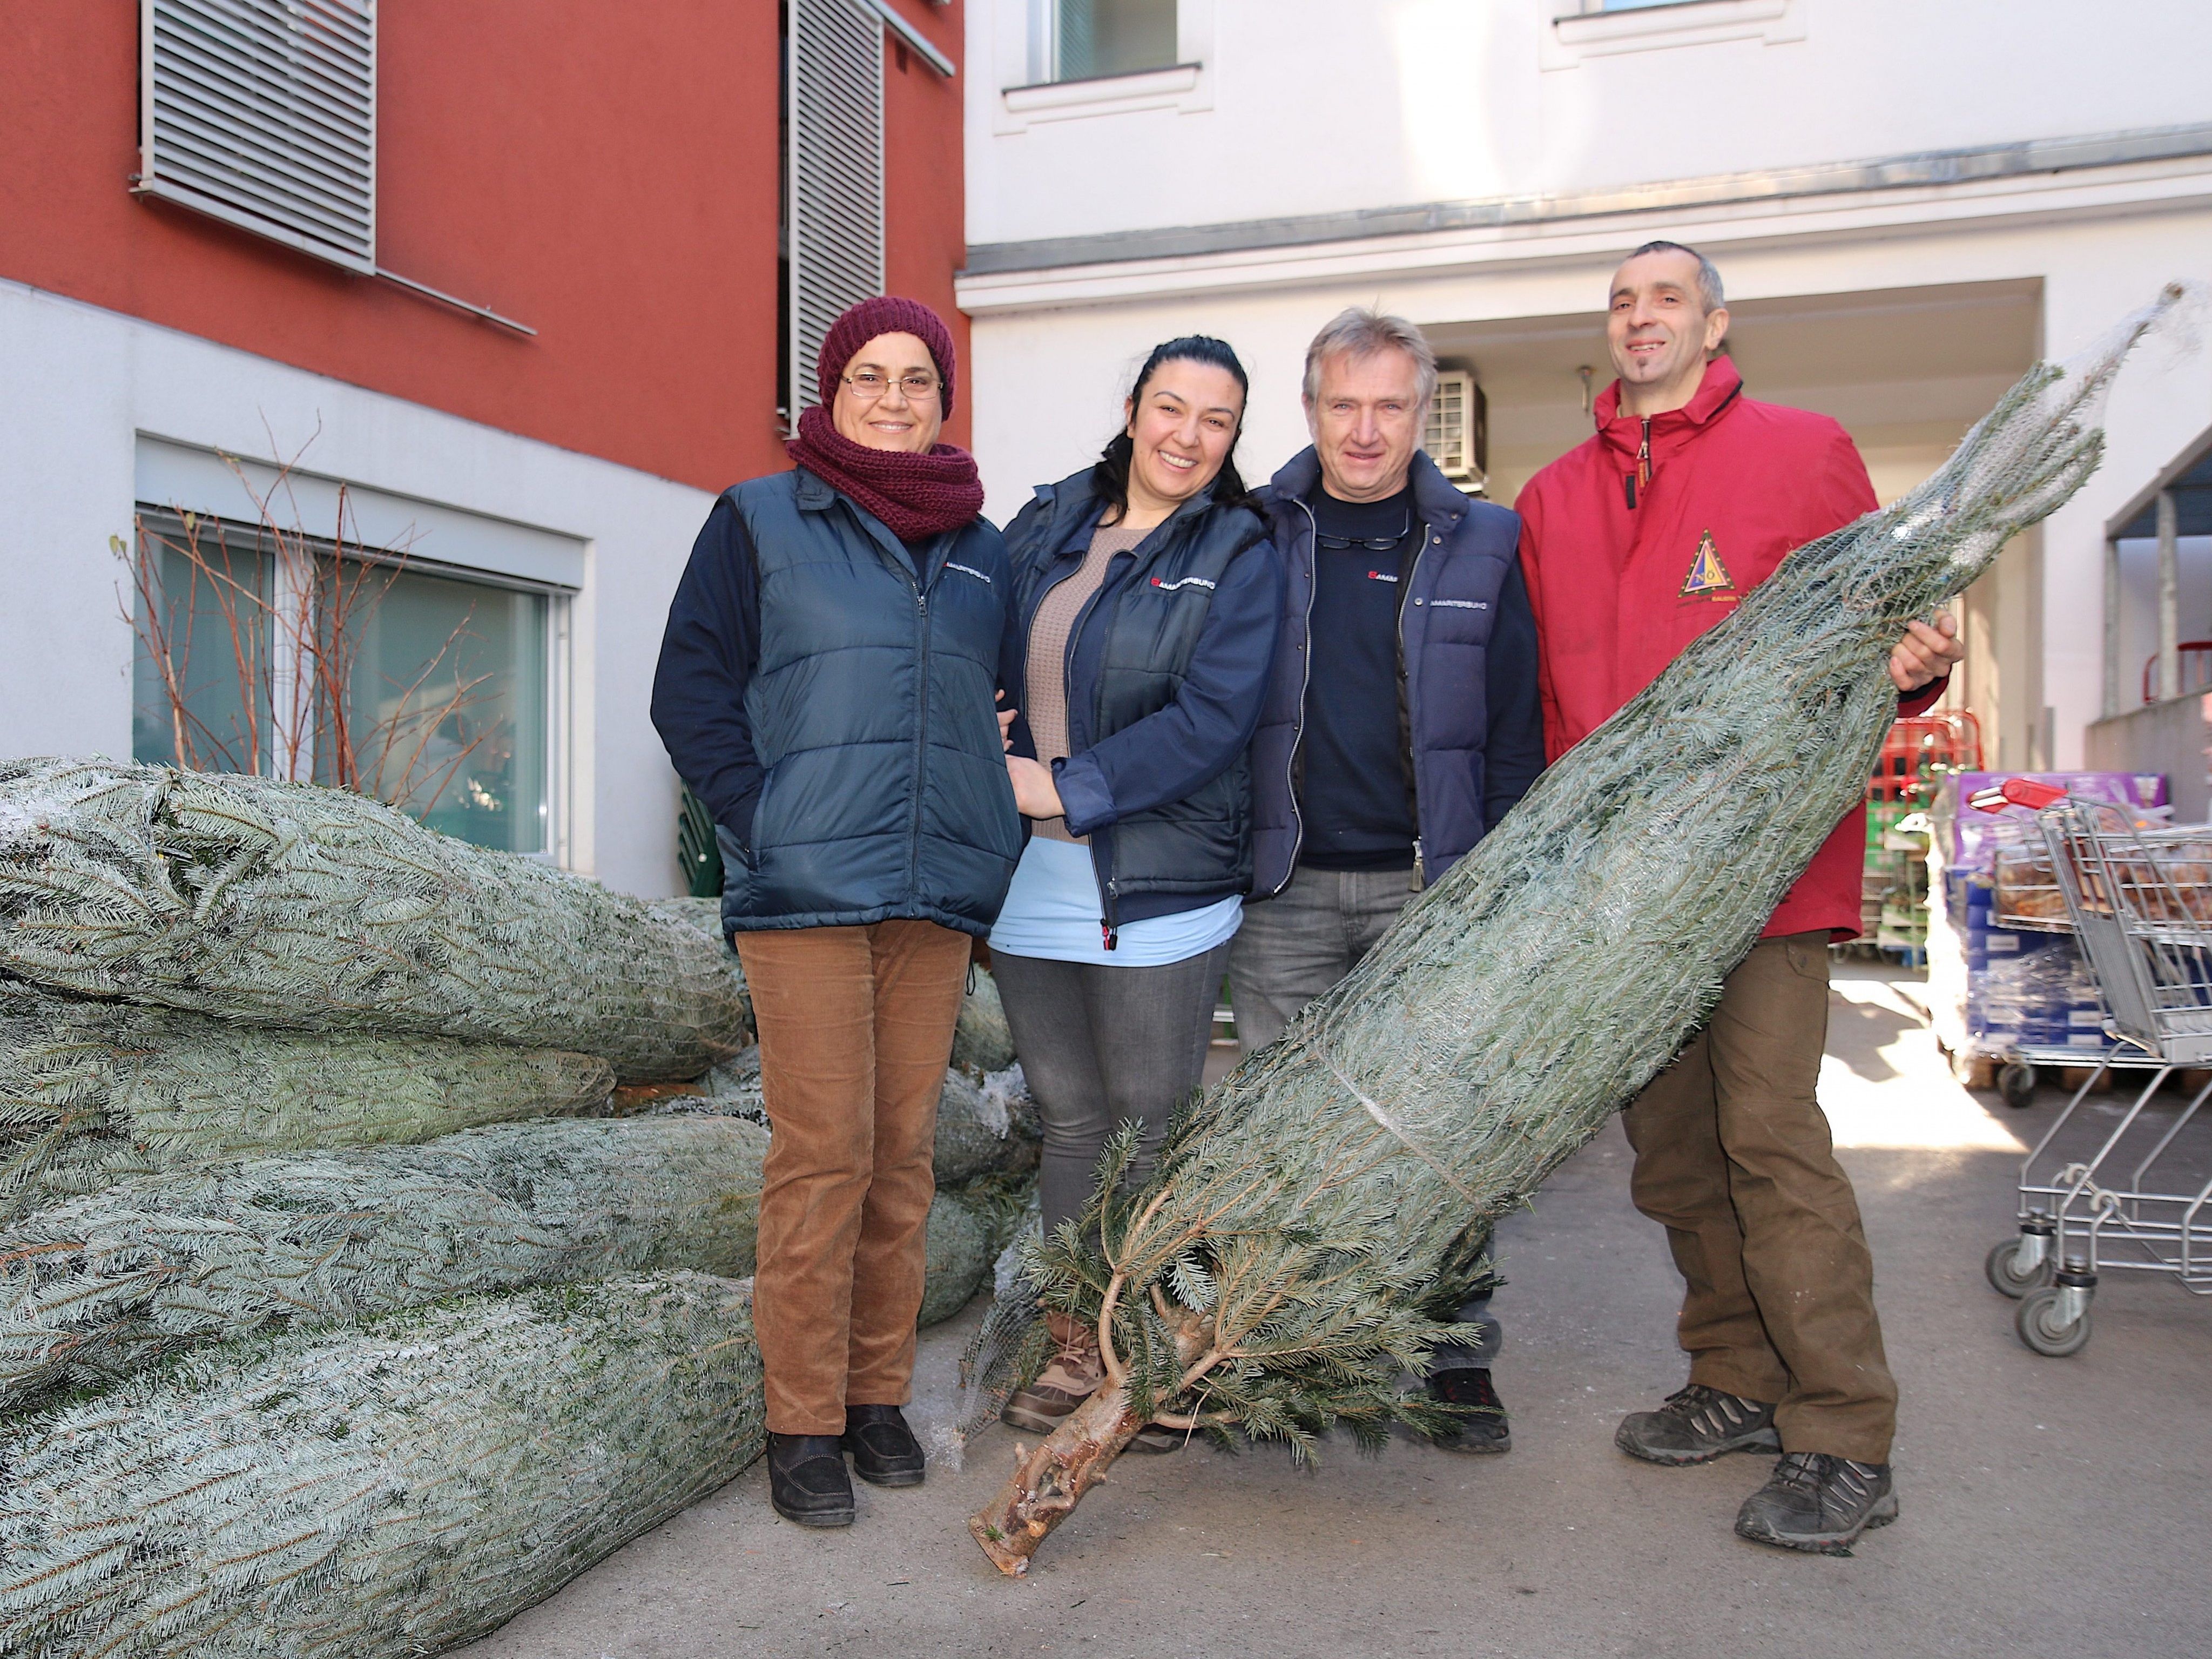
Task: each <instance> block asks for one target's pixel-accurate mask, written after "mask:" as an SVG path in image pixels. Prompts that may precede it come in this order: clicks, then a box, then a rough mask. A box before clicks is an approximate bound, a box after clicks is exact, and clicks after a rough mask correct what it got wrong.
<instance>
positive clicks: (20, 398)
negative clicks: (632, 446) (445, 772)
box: [0, 282, 713, 895]
mask: <svg viewBox="0 0 2212 1659" xmlns="http://www.w3.org/2000/svg"><path fill="white" fill-rule="evenodd" d="M0 387H4V388H5V395H4V396H0V752H4V753H7V754H11V755H32V754H95V753H98V754H106V755H111V756H117V757H127V756H128V755H129V754H130V753H131V651H132V635H131V624H130V623H129V622H128V621H127V620H126V614H125V603H126V597H127V594H128V587H129V578H128V574H127V573H126V571H125V569H124V568H123V566H122V565H121V564H120V563H119V562H118V561H117V559H116V558H115V556H113V554H112V552H111V551H110V550H109V538H110V537H121V538H124V539H125V543H126V544H127V543H128V541H129V540H130V538H131V532H132V524H131V520H132V508H133V505H134V495H135V490H134V477H135V473H134V464H135V455H136V452H137V442H138V437H139V435H140V434H142V433H143V434H147V435H154V436H157V437H160V438H162V439H165V440H168V441H173V442H177V443H182V444H186V445H197V446H200V447H204V448H208V449H213V450H221V451H222V452H224V453H228V454H233V455H237V456H242V457H247V458H252V459H261V460H268V461H290V460H294V459H295V458H296V460H297V464H298V465H300V466H301V468H302V469H304V470H306V471H312V472H314V473H317V474H319V475H323V476H325V477H336V478H340V479H343V480H345V481H347V482H349V483H352V484H355V485H357V486H362V487H365V488H367V489H374V490H378V491H382V492H387V493H389V494H391V495H396V496H404V497H411V498H414V499H415V500H417V501H422V502H426V503H430V504H432V505H433V506H435V507H445V508H450V509H452V510H453V511H455V512H458V513H471V514H478V515H483V516H485V517H488V518H491V519H495V520H505V521H507V522H509V523H512V524H517V525H521V526H528V527H531V528H533V529H536V530H540V531H544V532H551V533H553V534H555V535H558V536H562V537H566V538H574V540H575V541H577V542H579V543H580V544H582V546H583V549H584V555H585V556H584V573H585V574H584V579H583V584H582V586H581V589H580V591H579V592H577V593H576V595H575V597H574V599H573V600H572V601H571V603H570V607H569V620H570V641H569V647H568V649H569V657H568V664H567V671H568V687H567V689H568V708H567V718H566V720H565V722H564V724H565V726H566V730H565V732H563V733H562V734H561V736H562V738H563V739H564V740H565V741H564V748H565V751H566V752H565V754H564V755H563V756H562V757H560V758H561V759H562V761H564V762H565V765H563V766H561V767H558V768H557V769H556V771H558V772H562V773H565V775H566V776H565V784H566V787H565V790H564V793H565V795H566V799H565V801H564V802H563V803H562V806H563V808H564V810H565V820H564V823H563V825H562V828H563V830H564V840H565V842H566V845H567V862H568V865H569V866H571V867H573V868H574V869H576V870H578V871H579V872H582V873H585V874H588V875H592V876H595V877H597V878H599V880H601V881H604V882H605V883H607V884H609V885H611V886H613V887H617V888H620V889H623V890H626V891H630V892H635V893H641V894H646V895H661V894H666V893H671V892H675V891H678V890H680V887H679V876H678V866H677V860H676V855H675V833H676V803H677V785H676V781H675V778H674V775H673V774H672V773H671V770H670V768H669V764H668V758H667V756H666V753H665V751H664V750H663V749H662V748H661V745H660V741H659V738H658V736H657V735H656V734H655V733H654V732H653V726H652V724H651V721H650V720H649V718H648V715H647V704H648V702H649V699H650V696H651V691H652V681H653V663H654V660H655V659H656V657H657V655H658V653H659V645H660V635H661V629H662V627H663V624H664V623H665V620H666V617H667V608H668V601H669V599H670V596H671V594H672V593H673V592H674V591H675V587H676V582H677V580H678V577H679V576H680V575H681V574H682V572H683V568H684V560H685V558H686V557H687V556H689V553H690V547H691V542H692V539H693V538H694V537H695V536H696V534H697V532H698V527H699V525H700V524H701V522H702V520H704V519H705V517H706V514H707V510H708V507H709V506H710V505H711V504H712V499H713V498H712V497H711V496H710V495H708V494H706V493H705V492H703V491H702V490H697V489H691V488H690V487H689V486H686V485H683V484H678V483H671V482H670V481H668V480H666V479H665V478H658V477H653V476H651V475H649V474H647V473H643V472H639V471H635V470H633V469H631V468H628V467H623V466H619V465H615V464H613V463H612V462H609V461H604V460H599V459H593V458H592V457H589V456H585V455H579V454H575V453H571V452H569V451H566V450H562V449H558V448H556V447H553V446H551V445H550V444H544V443H540V442H538V441H534V440H531V439H527V438H521V437H517V436H515V435H513V434H511V433H507V432H501V431H499V430H497V429H495V428H490V427H485V426H481V425H477V424H476V423H474V422H468V421H465V420H461V419H459V418H457V417H455V416H450V415H446V414H442V413H440V412H439V411H437V410H430V409H426V408H423V407H422V406H421V405H419V404H410V403H408V402H406V401H404V400H403V399H400V398H392V397H388V396H386V395H384V394H382V393H380V392H369V391H366V390H363V389H362V388H361V387H358V386H349V385H346V384H344V383H343V382H342V381H338V380H330V379H326V378H325V377H323V376H320V375H316V374H309V373H307V372H306V371H304V370H301V369H297V368H289V367H287V366H286V365H283V364H281V363H276V362H270V361H269V360H268V359H266V358H262V357H257V356H252V355H251V354H249V353H246V352H242V351H238V350H234V349H231V348H229V347H227V346H222V345H217V344H215V343H211V342H209V341H206V340H203V339H199V338H197V337H193V336H191V335H186V334H181V333H178V332H175V331H171V330H168V329H164V328H160V327H156V326H155V325H151V324H148V323H144V322H141V321H138V320H137V319H133V318H130V317H125V316H121V315H118V314H117V313H112V312H107V311H103V310H100V309H98V308H96V307H90V306H87V305H82V304H80V303H78V302H76V301H70V300H64V299H60V298H57V297H55V296H53V295H47V294H44V293H40V292H39V291H36V290H34V289H27V288H25V287H23V286H21V285H20V284H17V283H7V282H0ZM301 527H302V528H305V529H307V530H309V531H311V532H319V531H322V530H324V528H325V527H324V526H319V525H316V524H306V525H304V526H301ZM425 552H426V553H427V552H428V549H427V548H426V549H425ZM451 552H452V549H451V547H450V545H449V546H448V547H447V549H444V550H441V553H443V554H445V555H447V556H450V555H451Z"/></svg>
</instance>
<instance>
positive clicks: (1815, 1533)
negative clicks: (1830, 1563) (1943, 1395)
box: [1735, 1452, 1897, 1555]
mask: <svg viewBox="0 0 2212 1659" xmlns="http://www.w3.org/2000/svg"><path fill="white" fill-rule="evenodd" d="M1896 1519H1897V1492H1896V1490H1895V1489H1894V1488H1893V1487H1892V1486H1891V1485H1890V1483H1889V1465H1888V1464H1887V1463H1854V1462H1851V1460H1850V1459H1849V1458H1848V1457H1831V1456H1830V1455H1828V1454H1827V1453H1826V1452H1785V1453H1784V1454H1783V1457H1782V1461H1781V1462H1778V1463H1777V1464H1776V1465H1775V1466H1774V1473H1773V1474H1770V1475H1769V1476H1767V1477H1766V1484H1765V1486H1761V1487H1760V1488H1759V1490H1758V1491H1757V1492H1753V1493H1752V1495H1751V1496H1750V1497H1748V1498H1745V1499H1744V1500H1743V1508H1742V1509H1741V1510H1739V1511H1738V1512H1737V1515H1736V1517H1735V1530H1736V1535H1737V1536H1738V1537H1739V1538H1748V1539H1750V1540H1751V1541H1753V1543H1755V1544H1777V1545H1779V1546H1780V1547H1782V1548H1784V1549H1785V1550H1808V1551H1810V1552H1811V1553H1814V1554H1815V1555H1849V1554H1850V1553H1851V1542H1852V1541H1853V1540H1854V1539H1856V1538H1857V1536H1858V1535H1859V1534H1861V1533H1863V1532H1864V1531H1865V1530H1866V1529H1867V1528H1869V1527H1886V1526H1887V1525H1888V1524H1889V1523H1890V1522H1893V1521H1894V1520H1896Z"/></svg>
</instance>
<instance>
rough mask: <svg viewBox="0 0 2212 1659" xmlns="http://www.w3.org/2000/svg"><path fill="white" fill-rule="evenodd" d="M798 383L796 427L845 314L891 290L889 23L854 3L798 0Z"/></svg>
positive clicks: (794, 332)
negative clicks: (887, 229) (817, 363)
mask: <svg viewBox="0 0 2212 1659" xmlns="http://www.w3.org/2000/svg"><path fill="white" fill-rule="evenodd" d="M789 51H790V62H789V64H787V74H788V75H789V76H790V80H789V86H790V88H791V93H790V97H791V125H790V176H789V178H788V179H787V180H786V181H785V190H786V192H787V194H786V197H785V199H786V200H787V203H788V204H789V207H790V215H791V222H790V244H789V246H790V254H791V276H790V282H791V380H792V384H791V386H790V388H789V389H788V391H787V393H786V402H785V404H784V406H785V407H786V408H787V409H788V410H790V411H791V415H792V418H793V421H794V422H795V421H796V420H797V418H798V416H799V411H800V410H803V409H805V408H807V407H809V406H810V405H811V404H816V403H818V402H820V401H821V399H820V398H818V397H817V395H816V388H815V375H814V360H815V358H816V356H817V355H818V354H819V353H820V351H821V349H822V341H823V336H825V335H827V334H828V333H829V328H830V325H832V324H833V323H835V322H836V320H837V318H838V315H839V314H840V313H842V312H843V311H844V309H845V308H846V307H848V306H850V305H852V304H854V302H855V301H860V300H866V299H869V298H872V296H874V295H878V294H881V293H882V292H883V291H884V21H883V19H882V18H881V17H880V16H878V15H877V14H876V13H875V12H873V11H872V10H866V9H862V8H861V7H860V6H856V5H854V4H853V3H852V0H791V27H790V42H789Z"/></svg>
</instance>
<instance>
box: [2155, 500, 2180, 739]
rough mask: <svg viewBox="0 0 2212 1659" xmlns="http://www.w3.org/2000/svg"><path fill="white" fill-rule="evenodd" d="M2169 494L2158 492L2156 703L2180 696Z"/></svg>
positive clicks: (2176, 540)
mask: <svg viewBox="0 0 2212 1659" xmlns="http://www.w3.org/2000/svg"><path fill="white" fill-rule="evenodd" d="M2180 695H2181V538H2180V532H2179V515H2178V514H2176V513H2175V512H2174V510H2173V492H2172V490H2171V489H2161V490H2160V491H2159V492H2158V700H2159V701H2160V702H2166V701H2167V700H2168V699H2170V698H2173V697H2178V696H2180Z"/></svg>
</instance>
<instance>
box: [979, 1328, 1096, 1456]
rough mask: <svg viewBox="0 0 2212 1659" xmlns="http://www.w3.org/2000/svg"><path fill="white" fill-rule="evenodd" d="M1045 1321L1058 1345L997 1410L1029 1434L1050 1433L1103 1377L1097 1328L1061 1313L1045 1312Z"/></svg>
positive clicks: (1091, 1393) (1001, 1417)
mask: <svg viewBox="0 0 2212 1659" xmlns="http://www.w3.org/2000/svg"><path fill="white" fill-rule="evenodd" d="M1044 1322H1045V1328H1047V1329H1048V1330H1049V1331H1051V1333H1052V1337H1053V1340H1054V1341H1055V1342H1057V1343H1058V1344H1059V1345H1060V1346H1059V1348H1058V1350H1057V1351H1056V1352H1054V1354H1053V1357H1052V1358H1051V1360H1050V1362H1049V1363H1048V1364H1046V1366H1045V1368H1044V1370H1043V1373H1042V1375H1041V1376H1038V1378H1037V1380H1036V1382H1034V1383H1030V1385H1029V1387H1027V1388H1026V1389H1017V1390H1015V1392H1014V1395H1013V1396H1012V1398H1011V1399H1009V1400H1008V1401H1006V1409H1005V1410H1003V1411H1001V1412H1000V1413H999V1416H1000V1419H1001V1420H1002V1421H1004V1422H1007V1423H1011V1424H1012V1425H1014V1427H1016V1428H1018V1429H1027V1430H1028V1431H1030V1433H1031V1434H1050V1433H1051V1432H1052V1431H1054V1429H1056V1428H1058V1427H1059V1426H1060V1419H1063V1418H1065V1417H1066V1416H1067V1414H1068V1413H1071V1412H1073V1410H1074V1409H1075V1408H1076V1407H1078V1406H1080V1405H1081V1404H1082V1403H1083V1402H1084V1401H1086V1400H1088V1399H1090V1398H1091V1395H1094V1394H1096V1393H1097V1392H1098V1385H1099V1384H1100V1383H1103V1382H1104V1381H1105V1380H1106V1362H1105V1361H1104V1360H1103V1359H1101V1358H1099V1357H1098V1333H1097V1331H1095V1330H1093V1329H1091V1327H1089V1326H1088V1325H1085V1324H1084V1323H1083V1322H1080V1321H1079V1320H1077V1319H1074V1318H1072V1317H1070V1316H1068V1315H1066V1314H1063V1313H1048V1314H1047V1315H1046V1316H1044Z"/></svg>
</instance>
